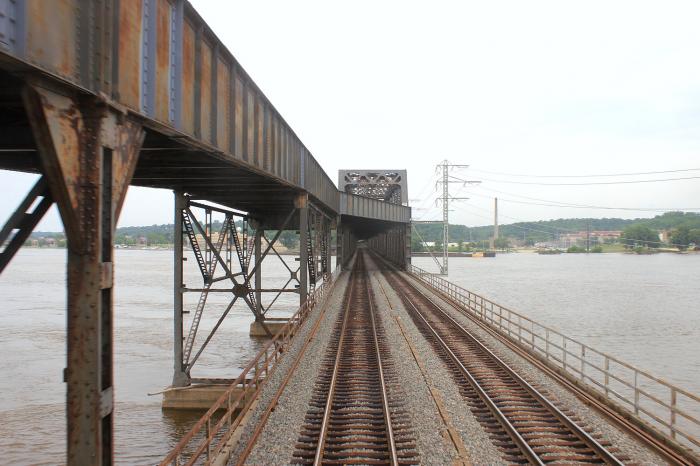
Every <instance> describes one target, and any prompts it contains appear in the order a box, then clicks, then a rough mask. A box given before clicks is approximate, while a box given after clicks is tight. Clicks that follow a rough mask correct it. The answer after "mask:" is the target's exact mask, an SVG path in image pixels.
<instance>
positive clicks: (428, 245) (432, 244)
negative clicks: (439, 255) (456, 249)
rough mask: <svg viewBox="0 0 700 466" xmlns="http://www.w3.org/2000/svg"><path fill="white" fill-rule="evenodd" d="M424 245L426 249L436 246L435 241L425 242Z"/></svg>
mask: <svg viewBox="0 0 700 466" xmlns="http://www.w3.org/2000/svg"><path fill="white" fill-rule="evenodd" d="M422 244H423V246H424V247H426V248H432V247H434V246H435V241H423V243H422Z"/></svg>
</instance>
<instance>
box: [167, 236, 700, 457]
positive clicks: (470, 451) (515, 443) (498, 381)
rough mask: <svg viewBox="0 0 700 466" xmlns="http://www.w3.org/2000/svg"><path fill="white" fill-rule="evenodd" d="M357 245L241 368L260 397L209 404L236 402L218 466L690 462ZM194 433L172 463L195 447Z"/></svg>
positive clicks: (657, 434)
mask: <svg viewBox="0 0 700 466" xmlns="http://www.w3.org/2000/svg"><path fill="white" fill-rule="evenodd" d="M365 251H366V250H365V248H358V255H357V258H356V259H355V267H353V268H352V271H346V272H343V273H342V274H340V275H339V276H337V278H336V280H335V282H334V283H335V284H334V287H332V288H331V286H327V288H324V289H323V290H322V292H323V295H322V297H321V299H320V300H319V303H320V304H321V305H318V306H316V307H315V308H313V309H312V310H309V312H308V313H306V314H303V315H302V318H301V322H302V324H300V325H298V326H297V327H296V330H294V331H293V332H291V333H296V336H295V337H294V338H293V339H292V340H290V342H289V345H288V346H286V347H285V351H284V357H283V358H282V359H281V360H280V362H279V365H278V366H277V367H276V368H269V367H268V363H270V362H271V359H264V360H257V361H254V362H253V363H251V366H249V368H251V369H250V371H248V372H246V371H244V373H243V374H242V375H241V377H242V379H246V377H248V380H249V381H248V382H246V386H248V387H250V390H249V393H253V392H255V393H256V397H255V399H254V400H253V399H248V398H245V395H238V396H240V402H239V401H237V399H236V397H234V399H233V401H232V402H231V401H227V395H226V394H224V396H222V398H221V399H220V401H219V405H215V406H214V407H213V408H212V409H211V410H210V412H209V413H208V414H207V416H213V415H214V412H215V411H216V409H217V407H219V406H221V407H222V408H225V405H226V403H227V402H228V403H229V405H231V404H232V405H233V406H234V409H235V410H236V413H233V412H232V411H228V412H226V414H224V417H223V420H222V426H223V427H224V429H223V430H222V431H221V432H213V433H212V437H213V438H216V440H215V441H214V443H213V444H212V445H211V448H212V451H214V452H219V451H220V453H221V454H222V455H223V457H221V458H219V460H220V461H221V464H223V463H225V462H227V461H228V463H229V464H241V463H243V462H245V463H246V464H289V463H299V464H314V461H316V462H318V461H321V462H324V461H325V462H328V461H339V462H343V461H354V460H357V461H360V460H361V462H368V461H370V459H373V460H376V461H379V462H382V461H385V462H386V463H389V464H390V463H392V461H396V460H398V461H399V462H404V463H406V464H414V463H421V464H423V463H429V464H500V463H506V462H508V463H512V462H524V461H529V462H534V463H536V464H542V461H544V460H546V461H547V462H549V461H556V460H559V461H563V462H567V461H572V462H596V461H601V462H606V463H608V464H622V463H627V462H633V463H644V464H659V463H672V464H692V463H693V462H695V461H697V450H695V453H693V452H692V451H689V450H684V448H683V447H680V446H679V445H678V444H676V443H675V442H674V441H673V440H672V439H671V438H670V436H668V435H664V434H663V433H662V431H661V430H660V429H658V428H657V429H651V430H649V429H648V425H647V426H644V425H643V424H642V423H640V422H638V420H637V419H636V418H635V417H634V416H632V417H629V416H626V415H621V413H624V409H622V408H620V406H619V405H616V404H615V403H613V402H612V401H611V400H610V399H601V398H598V397H596V396H595V390H593V389H591V388H590V387H589V388H587V389H586V388H584V387H583V386H580V385H576V384H572V383H571V380H570V378H569V377H567V376H566V375H564V374H562V373H559V372H556V371H553V370H551V368H550V367H549V366H548V365H547V364H546V363H544V362H542V361H540V360H539V359H537V358H534V357H533V355H532V354H531V353H530V352H529V351H527V349H526V347H527V344H525V345H517V344H516V341H515V340H512V339H508V338H505V336H504V335H502V334H499V332H498V328H499V326H500V325H499V324H500V322H492V325H487V324H485V321H484V320H481V319H479V318H478V316H473V315H470V313H469V312H465V310H464V309H461V308H460V306H458V305H456V301H454V296H455V295H454V294H453V293H451V292H450V293H447V294H445V293H442V292H439V291H438V290H437V289H435V288H433V287H431V286H428V285H427V284H426V283H425V282H423V281H422V280H421V278H420V276H419V275H414V274H410V273H404V272H396V271H395V270H394V269H393V268H391V267H388V266H387V264H385V263H384V262H383V261H382V260H381V259H379V258H378V257H377V256H376V255H370V254H368V253H366V252H365ZM487 320H488V319H487ZM295 322H296V320H295ZM293 325H294V324H290V328H292V326H293ZM431 332H434V333H431ZM373 340H374V343H372V341H373ZM275 341H276V343H274V344H272V343H271V346H272V347H278V345H279V344H282V343H283V340H282V339H279V338H278V339H277V340H275ZM441 345H442V346H441ZM375 350H376V354H377V356H373V354H374V352H375ZM254 367H255V368H256V369H255V370H253V369H252V368H254ZM251 374H255V375H254V376H253V377H252V380H250V379H251ZM382 374H383V375H382ZM370 379H372V380H373V382H371V383H370ZM372 384H374V385H372ZM232 387H236V389H240V388H241V386H240V385H238V384H236V383H234V384H233V385H232ZM380 387H381V390H380ZM382 399H384V401H382ZM383 406H384V408H383ZM697 407H698V406H697V405H696V408H697ZM241 408H243V409H242V410H241ZM383 409H384V414H382V410H383ZM207 416H205V418H203V419H202V420H201V421H200V424H199V427H200V428H203V427H204V425H205V424H206V419H207ZM227 416H231V422H232V425H233V429H232V430H231V431H226V429H225V425H227V423H228V417H227ZM698 427H699V426H697V425H696V426H695V430H694V431H695V432H696V431H697V429H698ZM210 432H212V431H210ZM195 433H196V432H191V433H190V434H188V436H186V437H185V438H184V439H183V442H182V443H181V444H180V445H179V446H178V449H177V450H176V451H175V452H173V454H172V455H173V456H171V457H169V458H167V461H172V460H173V459H174V458H175V455H176V454H178V453H181V452H184V451H188V450H189V451H192V450H193V449H194V447H195V446H196V445H197V442H196V441H195V442H193V444H192V445H189V446H188V442H189V440H190V439H194V438H196V435H195ZM190 436H191V437H190ZM392 439H393V440H392ZM217 442H220V443H217ZM685 444H686V445H687V442H685ZM679 452H680V453H679ZM319 455H320V456H319ZM319 458H320V460H319ZM358 458H359V459H358ZM392 458H393V460H392ZM181 459H189V455H188V454H185V455H184V456H183V457H182V458H181ZM163 464H165V463H163Z"/></svg>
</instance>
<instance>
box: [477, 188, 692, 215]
mask: <svg viewBox="0 0 700 466" xmlns="http://www.w3.org/2000/svg"><path fill="white" fill-rule="evenodd" d="M483 189H487V188H483ZM490 191H496V190H490ZM496 192H500V191H496ZM469 195H471V196H477V197H484V198H487V199H489V198H491V197H492V196H487V195H485V194H478V193H474V192H470V193H469ZM511 196H518V195H517V194H511ZM518 197H523V198H526V199H536V198H528V197H526V196H518ZM498 199H500V200H502V201H505V202H511V203H515V204H524V205H536V206H543V207H564V208H569V209H600V210H625V211H633V212H670V211H684V210H685V211H696V210H700V207H685V208H669V209H652V208H641V209H636V208H631V207H604V206H592V205H578V204H564V203H557V201H546V200H543V201H544V202H529V201H520V200H517V199H508V198H506V197H500V196H499V198H498Z"/></svg>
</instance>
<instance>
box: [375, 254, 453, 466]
mask: <svg viewBox="0 0 700 466" xmlns="http://www.w3.org/2000/svg"><path fill="white" fill-rule="evenodd" d="M366 264H367V268H368V269H369V274H370V280H371V283H372V291H373V294H374V302H375V309H376V311H377V314H378V315H379V316H380V321H381V325H382V327H383V328H384V333H385V335H386V339H387V341H389V342H390V351H391V356H392V362H393V364H394V366H395V368H396V372H397V374H398V375H399V380H401V388H402V390H403V391H404V392H405V401H406V406H405V410H406V411H407V412H408V413H409V415H410V416H411V419H412V424H413V432H414V435H415V436H416V446H417V448H418V453H419V457H420V462H421V464H435V465H438V464H452V463H453V462H454V460H455V459H456V453H457V452H456V450H455V448H454V447H453V446H452V445H451V443H449V442H448V440H447V439H446V436H447V432H446V429H445V425H444V422H443V420H442V418H441V417H440V414H439V412H438V408H437V407H436V405H435V401H434V400H433V398H432V396H431V394H430V390H429V389H428V386H427V385H426V383H425V379H424V377H423V374H422V372H421V370H420V368H419V367H418V365H417V363H416V361H415V359H414V358H413V357H412V356H411V349H410V348H409V346H408V343H406V339H405V338H404V336H403V334H402V333H401V329H400V328H399V326H398V324H397V323H396V321H395V311H394V310H392V309H391V306H390V304H389V302H387V299H386V297H385V296H384V293H383V292H382V289H381V285H380V282H379V281H378V280H380V279H381V276H380V273H379V272H377V271H376V270H373V269H374V267H373V264H372V261H371V260H370V259H369V258H368V259H367V260H366Z"/></svg>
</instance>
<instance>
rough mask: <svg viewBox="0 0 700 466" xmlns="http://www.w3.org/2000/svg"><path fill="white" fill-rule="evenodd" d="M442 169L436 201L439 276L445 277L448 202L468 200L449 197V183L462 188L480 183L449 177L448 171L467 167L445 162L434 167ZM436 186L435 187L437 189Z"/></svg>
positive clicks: (448, 220)
mask: <svg viewBox="0 0 700 466" xmlns="http://www.w3.org/2000/svg"><path fill="white" fill-rule="evenodd" d="M441 168H442V180H438V182H437V184H442V197H438V198H437V199H436V202H437V201H442V266H440V275H447V262H448V256H449V254H448V247H449V242H450V237H449V233H450V231H449V230H450V226H449V225H450V219H449V216H450V214H449V212H450V201H459V200H465V199H469V198H468V197H453V196H450V189H449V187H450V183H461V184H462V185H463V186H466V185H467V184H478V183H481V181H474V180H463V179H461V178H457V177H455V176H452V175H450V169H453V168H469V165H457V164H451V163H449V162H448V161H447V160H443V161H442V163H441V164H438V166H437V167H436V169H437V170H440V169H441ZM437 184H436V187H437Z"/></svg>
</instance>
